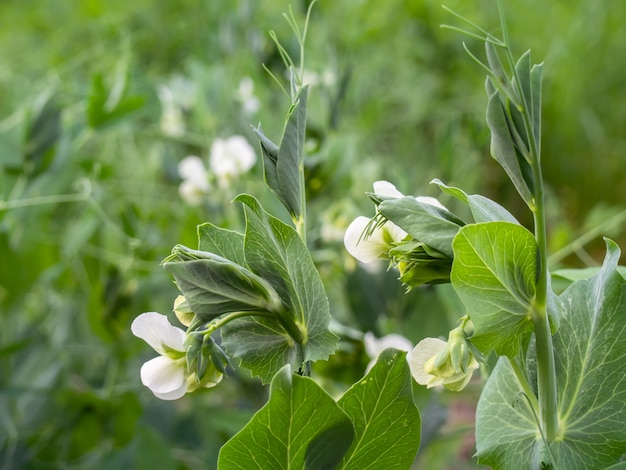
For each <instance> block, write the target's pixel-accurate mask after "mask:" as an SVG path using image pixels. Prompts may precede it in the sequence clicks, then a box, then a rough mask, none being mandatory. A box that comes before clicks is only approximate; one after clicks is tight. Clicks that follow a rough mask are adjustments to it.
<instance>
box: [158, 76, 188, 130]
mask: <svg viewBox="0 0 626 470" xmlns="http://www.w3.org/2000/svg"><path fill="white" fill-rule="evenodd" d="M157 94H158V95H159V100H160V101H161V131H162V132H163V134H165V135H166V136H169V137H180V136H182V135H183V134H184V133H185V119H184V112H185V111H187V110H189V109H190V108H191V106H192V105H193V103H194V101H195V99H196V86H195V84H194V83H193V82H192V81H191V80H189V79H187V78H185V77H183V76H181V75H176V76H174V77H173V78H172V79H171V80H170V81H169V83H168V84H165V85H159V87H158V89H157Z"/></svg>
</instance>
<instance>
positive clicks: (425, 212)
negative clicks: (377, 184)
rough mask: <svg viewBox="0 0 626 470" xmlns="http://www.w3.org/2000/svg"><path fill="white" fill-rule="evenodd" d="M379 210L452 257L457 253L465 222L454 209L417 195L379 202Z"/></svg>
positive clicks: (412, 233) (409, 231)
mask: <svg viewBox="0 0 626 470" xmlns="http://www.w3.org/2000/svg"><path fill="white" fill-rule="evenodd" d="M378 210H379V211H380V213H381V214H383V215H384V216H385V217H386V218H387V219H389V220H390V221H392V222H393V223H394V224H396V225H397V226H398V227H400V228H402V229H403V230H405V231H406V232H407V233H408V234H409V235H411V236H412V237H413V238H414V239H415V240H418V241H420V242H422V243H426V244H427V245H428V246H431V247H432V248H434V249H436V250H438V251H440V252H441V253H443V254H445V255H447V256H448V257H449V258H452V256H453V252H452V240H453V239H454V237H455V236H456V234H457V232H458V231H459V228H460V227H461V226H463V225H465V224H464V222H463V221H462V220H460V219H459V218H458V217H456V216H455V215H454V214H452V213H451V212H449V211H447V210H445V209H441V208H439V207H436V206H434V205H432V204H428V203H424V202H420V201H418V200H417V199H416V198H414V197H403V198H398V199H388V200H384V201H382V202H381V203H380V204H379V205H378Z"/></svg>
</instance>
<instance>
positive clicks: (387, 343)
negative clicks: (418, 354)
mask: <svg viewBox="0 0 626 470" xmlns="http://www.w3.org/2000/svg"><path fill="white" fill-rule="evenodd" d="M363 345H364V346H365V352H366V353H367V355H368V356H369V357H370V359H376V358H377V357H378V356H379V355H380V354H381V353H382V352H383V351H384V350H385V349H388V348H394V349H398V350H399V351H406V352H409V351H411V349H413V344H412V343H411V342H410V341H409V340H408V339H406V338H405V337H404V336H402V335H398V334H393V333H392V334H389V335H385V336H383V337H382V338H376V337H375V336H374V335H373V334H372V333H371V332H369V331H368V332H367V333H365V336H363Z"/></svg>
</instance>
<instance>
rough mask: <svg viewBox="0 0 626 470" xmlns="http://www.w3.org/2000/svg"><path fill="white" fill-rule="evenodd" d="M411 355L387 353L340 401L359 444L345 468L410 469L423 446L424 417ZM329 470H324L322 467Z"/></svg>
mask: <svg viewBox="0 0 626 470" xmlns="http://www.w3.org/2000/svg"><path fill="white" fill-rule="evenodd" d="M412 381H413V379H412V377H411V373H410V371H409V365H408V363H407V361H406V353H405V352H404V351H397V350H395V349H387V350H385V351H383V353H382V354H381V355H380V356H379V357H378V360H377V361H376V364H375V365H374V367H373V368H372V369H371V370H370V371H369V373H368V374H367V375H366V376H365V377H363V379H361V380H360V381H359V382H357V383H355V384H354V385H353V386H352V387H350V389H349V390H348V391H347V392H346V393H345V394H344V395H343V396H342V397H341V399H340V400H339V402H338V403H339V406H340V407H341V408H342V409H343V411H344V412H345V413H346V414H347V415H348V416H349V417H350V419H351V420H352V424H353V425H354V429H355V439H354V442H353V444H352V446H351V447H350V449H349V450H348V452H347V453H346V454H345V456H344V457H343V460H342V462H341V466H340V467H338V468H341V469H346V470H347V469H354V470H360V469H363V468H385V469H390V470H391V469H407V468H410V467H411V464H412V463H413V461H414V460H415V455H416V454H417V450H418V448H419V445H420V429H421V420H420V413H419V410H418V409H417V407H416V406H415V403H414V402H413V391H412V388H411V383H412ZM318 468H323V467H318Z"/></svg>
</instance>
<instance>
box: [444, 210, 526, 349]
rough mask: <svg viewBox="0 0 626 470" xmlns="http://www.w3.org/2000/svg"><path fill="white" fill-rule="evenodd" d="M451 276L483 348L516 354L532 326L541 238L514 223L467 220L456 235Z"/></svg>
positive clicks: (475, 337) (473, 339) (476, 340)
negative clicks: (471, 221) (538, 246)
mask: <svg viewBox="0 0 626 470" xmlns="http://www.w3.org/2000/svg"><path fill="white" fill-rule="evenodd" d="M453 246H454V261H453V263H452V274H451V276H450V278H451V280H452V285H453V286H454V289H455V290H456V291H457V293H458V294H459V297H460V298H461V300H462V301H463V303H464V304H465V308H466V309H467V311H468V312H469V313H470V316H471V319H472V322H473V323H474V334H473V335H472V337H471V340H472V343H474V344H475V345H476V346H477V347H478V348H479V349H480V350H481V351H483V352H485V353H488V352H490V351H495V352H496V353H497V354H498V355H506V356H514V355H515V354H517V351H518V349H519V346H520V341H521V340H522V338H524V337H525V336H527V335H528V334H529V333H530V332H531V331H532V321H531V319H530V312H531V311H532V302H533V298H534V296H535V282H536V276H537V265H536V264H537V263H536V259H537V243H536V242H535V238H534V237H533V235H532V234H531V233H530V232H529V231H528V230H526V229H525V228H524V227H522V226H520V225H517V224H513V223H510V222H487V223H481V224H473V225H466V226H465V227H463V228H462V229H461V230H460V231H459V234H458V236H457V237H456V238H455V239H454V243H453Z"/></svg>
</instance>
